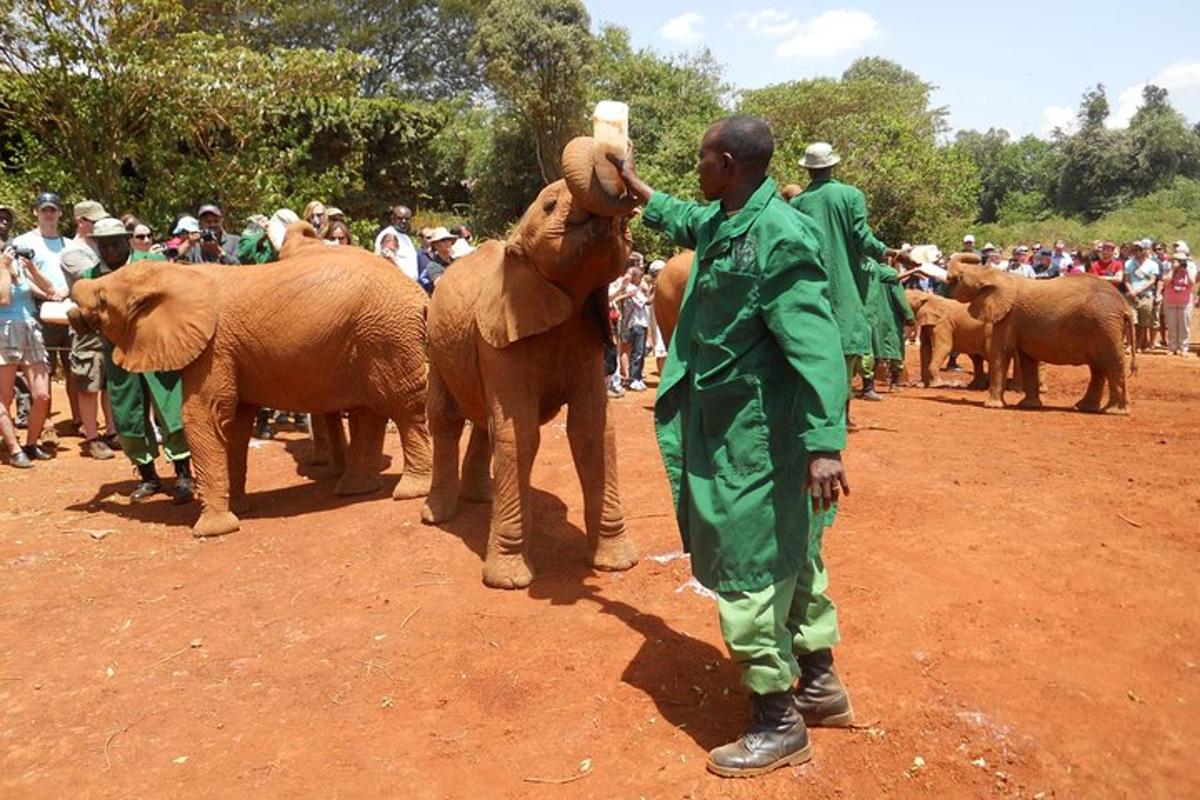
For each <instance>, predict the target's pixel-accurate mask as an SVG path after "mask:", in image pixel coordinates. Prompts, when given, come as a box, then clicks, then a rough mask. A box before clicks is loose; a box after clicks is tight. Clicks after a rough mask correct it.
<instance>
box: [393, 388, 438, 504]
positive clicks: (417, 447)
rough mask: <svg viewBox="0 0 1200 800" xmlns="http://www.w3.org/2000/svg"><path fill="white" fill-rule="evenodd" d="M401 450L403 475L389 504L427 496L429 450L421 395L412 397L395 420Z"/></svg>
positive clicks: (430, 474) (430, 475) (430, 468)
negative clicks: (393, 501)
mask: <svg viewBox="0 0 1200 800" xmlns="http://www.w3.org/2000/svg"><path fill="white" fill-rule="evenodd" d="M396 427H397V428H398V429H399V431H400V445H401V447H403V448H404V474H403V475H401V476H400V482H399V483H397V484H396V488H395V489H394V490H393V491H392V499H393V500H410V499H412V498H414V497H424V496H425V495H427V494H429V487H430V484H431V483H432V481H433V446H432V444H431V443H430V441H429V426H428V425H427V424H426V421H425V393H420V394H416V395H414V396H413V397H412V398H411V399H410V401H409V403H408V407H407V408H406V409H405V410H404V411H403V413H402V415H401V416H400V418H399V419H397V420H396Z"/></svg>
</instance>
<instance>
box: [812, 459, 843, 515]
mask: <svg viewBox="0 0 1200 800" xmlns="http://www.w3.org/2000/svg"><path fill="white" fill-rule="evenodd" d="M804 491H805V493H807V494H809V495H811V497H812V507H813V511H816V512H821V511H828V510H829V509H830V508H832V507H833V504H834V503H836V502H837V501H838V493H839V491H841V492H845V494H846V496H847V497H848V496H849V495H850V484H849V483H847V482H846V470H845V469H844V468H843V467H842V454H841V453H813V454H812V455H811V456H809V459H808V475H806V476H805V478H804Z"/></svg>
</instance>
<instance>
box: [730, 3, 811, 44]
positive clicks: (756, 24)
mask: <svg viewBox="0 0 1200 800" xmlns="http://www.w3.org/2000/svg"><path fill="white" fill-rule="evenodd" d="M741 16H743V17H744V20H743V23H742V24H743V25H744V26H745V28H746V30H748V31H750V32H751V33H756V34H759V35H760V36H769V37H771V38H772V39H782V38H783V37H784V36H787V35H789V34H791V33H794V32H795V31H796V29H797V28H799V27H800V22H799V21H798V20H797V19H796V18H795V17H793V16H792V13H791V12H790V11H780V10H779V9H778V8H764V9H763V10H762V11H755V12H754V13H753V14H749V15H746V14H743V15H741Z"/></svg>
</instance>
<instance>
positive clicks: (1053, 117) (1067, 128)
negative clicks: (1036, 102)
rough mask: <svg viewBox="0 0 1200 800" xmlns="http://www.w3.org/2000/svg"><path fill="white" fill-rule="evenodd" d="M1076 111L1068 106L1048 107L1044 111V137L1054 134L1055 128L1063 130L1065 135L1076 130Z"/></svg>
mask: <svg viewBox="0 0 1200 800" xmlns="http://www.w3.org/2000/svg"><path fill="white" fill-rule="evenodd" d="M1075 122H1076V119H1075V109H1073V108H1069V107H1067V106H1046V107H1045V108H1043V109H1042V136H1049V135H1050V134H1052V133H1054V129H1055V128H1062V130H1063V131H1064V132H1065V133H1070V132H1071V131H1073V130H1075Z"/></svg>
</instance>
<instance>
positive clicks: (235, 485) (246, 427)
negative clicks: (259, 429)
mask: <svg viewBox="0 0 1200 800" xmlns="http://www.w3.org/2000/svg"><path fill="white" fill-rule="evenodd" d="M257 414H258V409H257V408H256V407H255V406H248V405H245V404H242V405H239V406H238V407H237V412H236V413H235V414H234V417H233V422H232V424H230V426H229V441H228V442H227V443H226V445H225V446H226V447H227V448H228V450H227V452H228V453H229V508H230V510H231V511H233V512H234V513H236V514H240V513H242V512H243V511H245V510H246V455H247V453H248V452H249V450H250V434H251V433H253V432H254V418H255V416H256V415H257Z"/></svg>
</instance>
